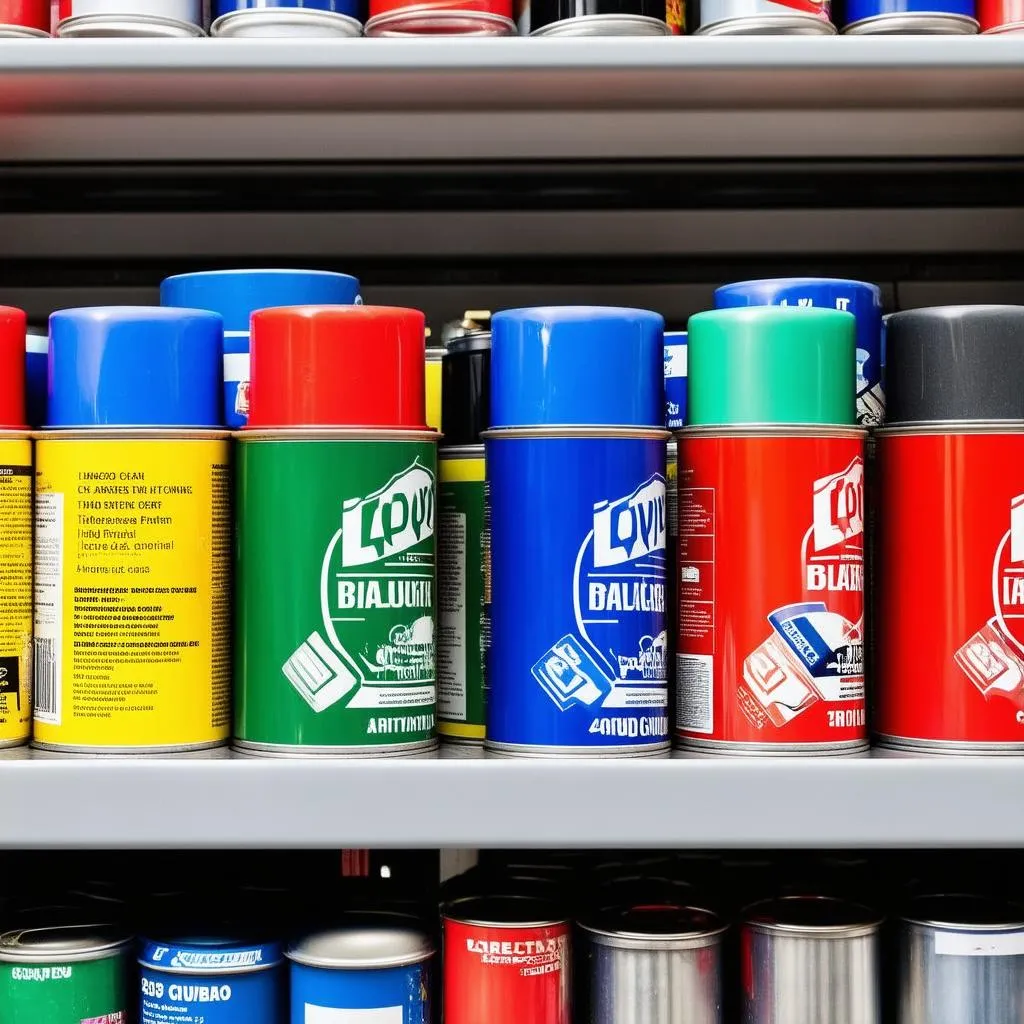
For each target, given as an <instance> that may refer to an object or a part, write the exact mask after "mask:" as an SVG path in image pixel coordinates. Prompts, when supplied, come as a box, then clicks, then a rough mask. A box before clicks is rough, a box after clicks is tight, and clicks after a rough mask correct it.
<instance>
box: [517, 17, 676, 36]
mask: <svg viewBox="0 0 1024 1024" xmlns="http://www.w3.org/2000/svg"><path fill="white" fill-rule="evenodd" d="M606 29H607V31H606ZM530 35H531V36H534V37H536V38H538V39H542V38H545V37H550V36H560V37H561V36H645V37H646V36H670V35H672V29H671V28H669V26H668V24H667V23H666V22H664V21H661V20H659V19H658V18H649V17H647V15H645V14H584V15H581V16H579V17H577V18H563V19H562V20H561V21H553V22H551V24H550V25H544V26H542V27H541V28H538V29H536V30H535V31H533V32H531V33H530Z"/></svg>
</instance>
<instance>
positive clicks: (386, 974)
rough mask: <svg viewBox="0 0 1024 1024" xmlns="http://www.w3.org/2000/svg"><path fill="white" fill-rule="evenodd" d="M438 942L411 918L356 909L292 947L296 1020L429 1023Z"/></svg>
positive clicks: (300, 1023)
mask: <svg viewBox="0 0 1024 1024" xmlns="http://www.w3.org/2000/svg"><path fill="white" fill-rule="evenodd" d="M433 956H434V944H433V942H431V940H430V939H429V938H428V936H427V935H425V934H424V933H423V932H421V931H420V930H419V929H418V928H417V927H415V924H414V922H413V921H412V919H409V918H405V917H402V916H399V915H388V914H367V915H352V916H351V917H350V919H349V920H348V921H346V922H344V923H343V925H342V927H340V928H337V929H334V930H332V931H327V932H320V933H317V934H314V935H309V936H307V937H306V938H304V939H301V940H299V941H298V942H295V943H293V944H292V945H291V946H290V947H289V949H288V959H289V960H290V961H291V1016H290V1020H291V1024H349V1022H352V1024H362V1022H366V1024H369V1022H371V1021H372V1022H373V1024H431V1021H432V1019H433V1017H432V1014H431V1006H432V1000H431V990H432V988H433V979H432V977H431V961H432V960H433Z"/></svg>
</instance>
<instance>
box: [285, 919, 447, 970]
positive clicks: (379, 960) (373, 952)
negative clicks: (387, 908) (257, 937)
mask: <svg viewBox="0 0 1024 1024" xmlns="http://www.w3.org/2000/svg"><path fill="white" fill-rule="evenodd" d="M407 920H408V919H407V918H403V917H400V916H397V915H396V916H395V917H394V919H393V920H391V919H389V918H388V916H387V915H384V914H381V915H375V916H373V917H371V916H370V915H366V916H365V917H359V916H357V915H353V919H352V921H351V922H350V923H348V924H345V923H343V924H342V925H341V927H339V928H335V929H332V930H330V931H323V932H316V933H314V934H312V935H307V936H306V937H305V938H303V939H300V940H298V941H297V942H294V943H292V944H291V945H290V946H289V947H288V952H287V956H288V959H289V960H292V961H294V962H295V963H297V964H303V965H305V966H306V967H325V968H329V969H333V970H366V969H379V968H385V967H405V966H407V965H409V964H418V963H422V962H423V961H424V960H429V959H430V958H431V957H432V956H433V955H434V944H433V942H432V941H431V940H430V938H429V937H428V936H427V935H426V934H425V933H424V932H422V931H420V930H419V929H418V928H416V927H414V926H411V925H410V924H408V923H407Z"/></svg>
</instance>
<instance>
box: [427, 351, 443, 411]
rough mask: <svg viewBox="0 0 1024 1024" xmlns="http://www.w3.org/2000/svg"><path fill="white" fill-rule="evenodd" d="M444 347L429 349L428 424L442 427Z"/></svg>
mask: <svg viewBox="0 0 1024 1024" xmlns="http://www.w3.org/2000/svg"><path fill="white" fill-rule="evenodd" d="M443 358H444V349H443V348H428V349H427V367H426V370H427V374H426V376H427V426H428V427H430V429H431V430H440V429H441V360H442V359H443Z"/></svg>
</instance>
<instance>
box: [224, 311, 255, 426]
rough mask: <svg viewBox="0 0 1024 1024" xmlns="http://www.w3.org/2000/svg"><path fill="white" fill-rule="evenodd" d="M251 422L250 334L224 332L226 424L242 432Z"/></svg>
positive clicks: (245, 332)
mask: <svg viewBox="0 0 1024 1024" xmlns="http://www.w3.org/2000/svg"><path fill="white" fill-rule="evenodd" d="M248 422H249V332H248V331H225V332H224V423H225V424H226V425H227V426H229V427H230V428H231V429H232V430H241V429H242V427H244V426H245V425H246V424H247V423H248Z"/></svg>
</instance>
